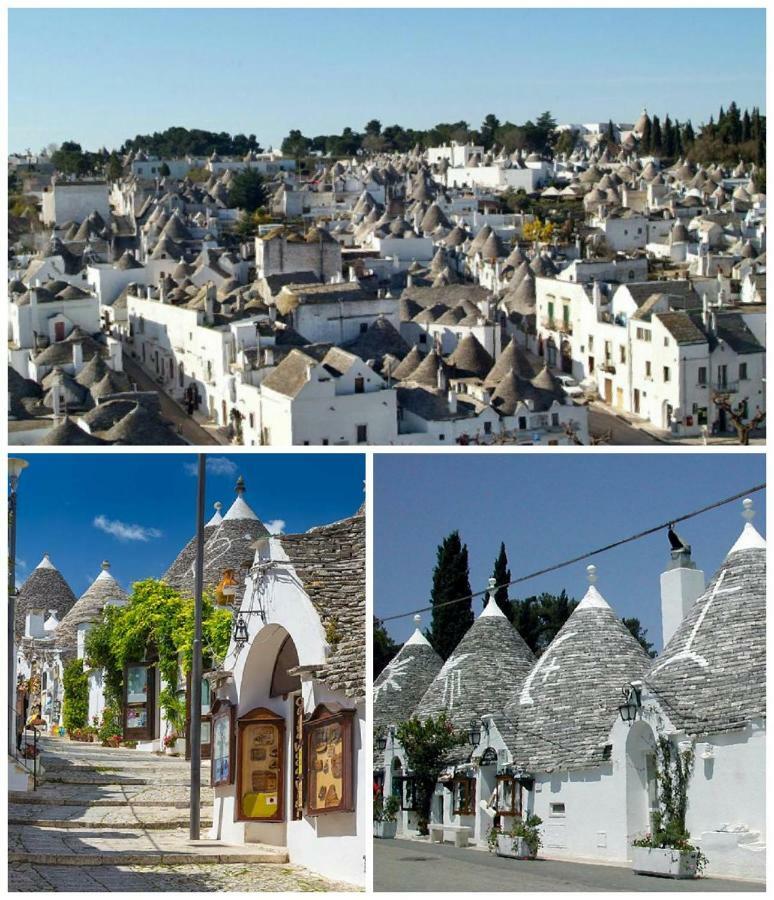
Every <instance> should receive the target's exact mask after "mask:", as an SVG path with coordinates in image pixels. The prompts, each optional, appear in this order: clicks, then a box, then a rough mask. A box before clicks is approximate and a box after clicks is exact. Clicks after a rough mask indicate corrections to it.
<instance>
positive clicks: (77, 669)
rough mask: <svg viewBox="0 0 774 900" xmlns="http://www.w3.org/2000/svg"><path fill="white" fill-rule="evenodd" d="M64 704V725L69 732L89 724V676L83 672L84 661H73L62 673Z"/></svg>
mask: <svg viewBox="0 0 774 900" xmlns="http://www.w3.org/2000/svg"><path fill="white" fill-rule="evenodd" d="M62 684H63V686H64V702H63V704H62V724H63V725H64V727H65V728H66V729H67V730H68V731H75V729H76V728H84V727H85V726H86V725H88V724H89V676H88V675H87V674H86V673H85V672H84V671H83V660H81V659H73V660H71V661H70V662H69V663H67V665H66V666H65V667H64V672H63V673H62Z"/></svg>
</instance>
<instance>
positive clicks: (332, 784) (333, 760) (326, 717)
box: [306, 707, 352, 815]
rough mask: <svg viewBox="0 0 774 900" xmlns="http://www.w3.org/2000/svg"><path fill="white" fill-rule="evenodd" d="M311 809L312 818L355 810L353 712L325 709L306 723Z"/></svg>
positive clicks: (308, 796)
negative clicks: (352, 796) (329, 813)
mask: <svg viewBox="0 0 774 900" xmlns="http://www.w3.org/2000/svg"><path fill="white" fill-rule="evenodd" d="M306 732H307V740H306V753H307V768H306V770H307V780H308V783H307V791H306V798H307V810H308V812H309V814H310V815H319V814H320V813H324V812H336V811H340V810H347V809H350V808H351V802H352V801H351V795H352V784H351V778H352V774H351V768H352V765H351V762H352V713H351V711H344V712H340V713H335V714H334V713H331V712H330V711H329V710H327V709H326V708H325V707H321V708H320V711H318V712H317V713H315V715H314V716H312V719H311V720H310V721H309V722H307V723H306Z"/></svg>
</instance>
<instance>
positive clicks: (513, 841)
mask: <svg viewBox="0 0 774 900" xmlns="http://www.w3.org/2000/svg"><path fill="white" fill-rule="evenodd" d="M497 856H508V857H510V858H511V859H534V858H535V854H534V853H533V852H532V850H531V849H530V847H529V844H528V843H527V842H526V841H525V840H524V838H513V837H511V836H510V835H509V834H498V835H497Z"/></svg>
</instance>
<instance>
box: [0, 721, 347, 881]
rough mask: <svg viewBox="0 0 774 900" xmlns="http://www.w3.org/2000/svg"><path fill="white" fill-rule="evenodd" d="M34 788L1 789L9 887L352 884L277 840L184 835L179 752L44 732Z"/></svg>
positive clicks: (185, 766)
mask: <svg viewBox="0 0 774 900" xmlns="http://www.w3.org/2000/svg"><path fill="white" fill-rule="evenodd" d="M41 746H42V749H43V754H42V763H43V766H44V772H45V774H44V780H43V783H42V784H41V786H40V789H39V790H37V791H32V792H26V793H20V792H11V793H10V794H9V804H8V816H9V829H8V851H9V867H8V873H9V874H8V877H9V887H10V890H12V891H51V890H54V891H76V890H77V891H101V892H103V891H111V892H112V891H137V892H140V891H332V890H354V889H353V888H352V887H351V886H349V885H345V884H340V883H338V882H332V881H329V880H328V879H325V878H322V877H321V876H318V875H315V874H313V873H311V872H309V871H307V870H306V869H303V868H301V867H299V866H293V865H290V864H288V862H287V852H286V850H285V849H284V848H281V847H267V846H264V845H262V844H231V845H229V844H223V843H221V842H220V841H215V840H211V839H209V838H208V837H207V832H208V828H209V825H210V824H211V816H212V789H211V788H210V787H209V786H208V777H207V764H206V763H205V764H203V767H202V768H203V777H202V783H203V786H202V794H201V819H202V826H203V827H202V840H201V841H198V842H194V843H192V842H190V841H189V839H188V827H187V823H188V810H189V808H190V764H189V763H187V762H186V761H185V760H184V759H182V758H175V757H170V756H159V755H156V754H152V753H144V752H142V751H137V750H127V749H123V750H113V749H105V748H103V747H101V746H99V745H98V744H84V743H73V742H70V741H67V740H63V739H54V738H45V739H43V740H42V742H41Z"/></svg>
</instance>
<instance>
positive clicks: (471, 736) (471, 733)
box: [468, 719, 481, 747]
mask: <svg viewBox="0 0 774 900" xmlns="http://www.w3.org/2000/svg"><path fill="white" fill-rule="evenodd" d="M480 740H481V722H480V721H479V720H478V719H471V720H470V727H469V728H468V742H469V743H470V746H471V747H478V742H479V741H480Z"/></svg>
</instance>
